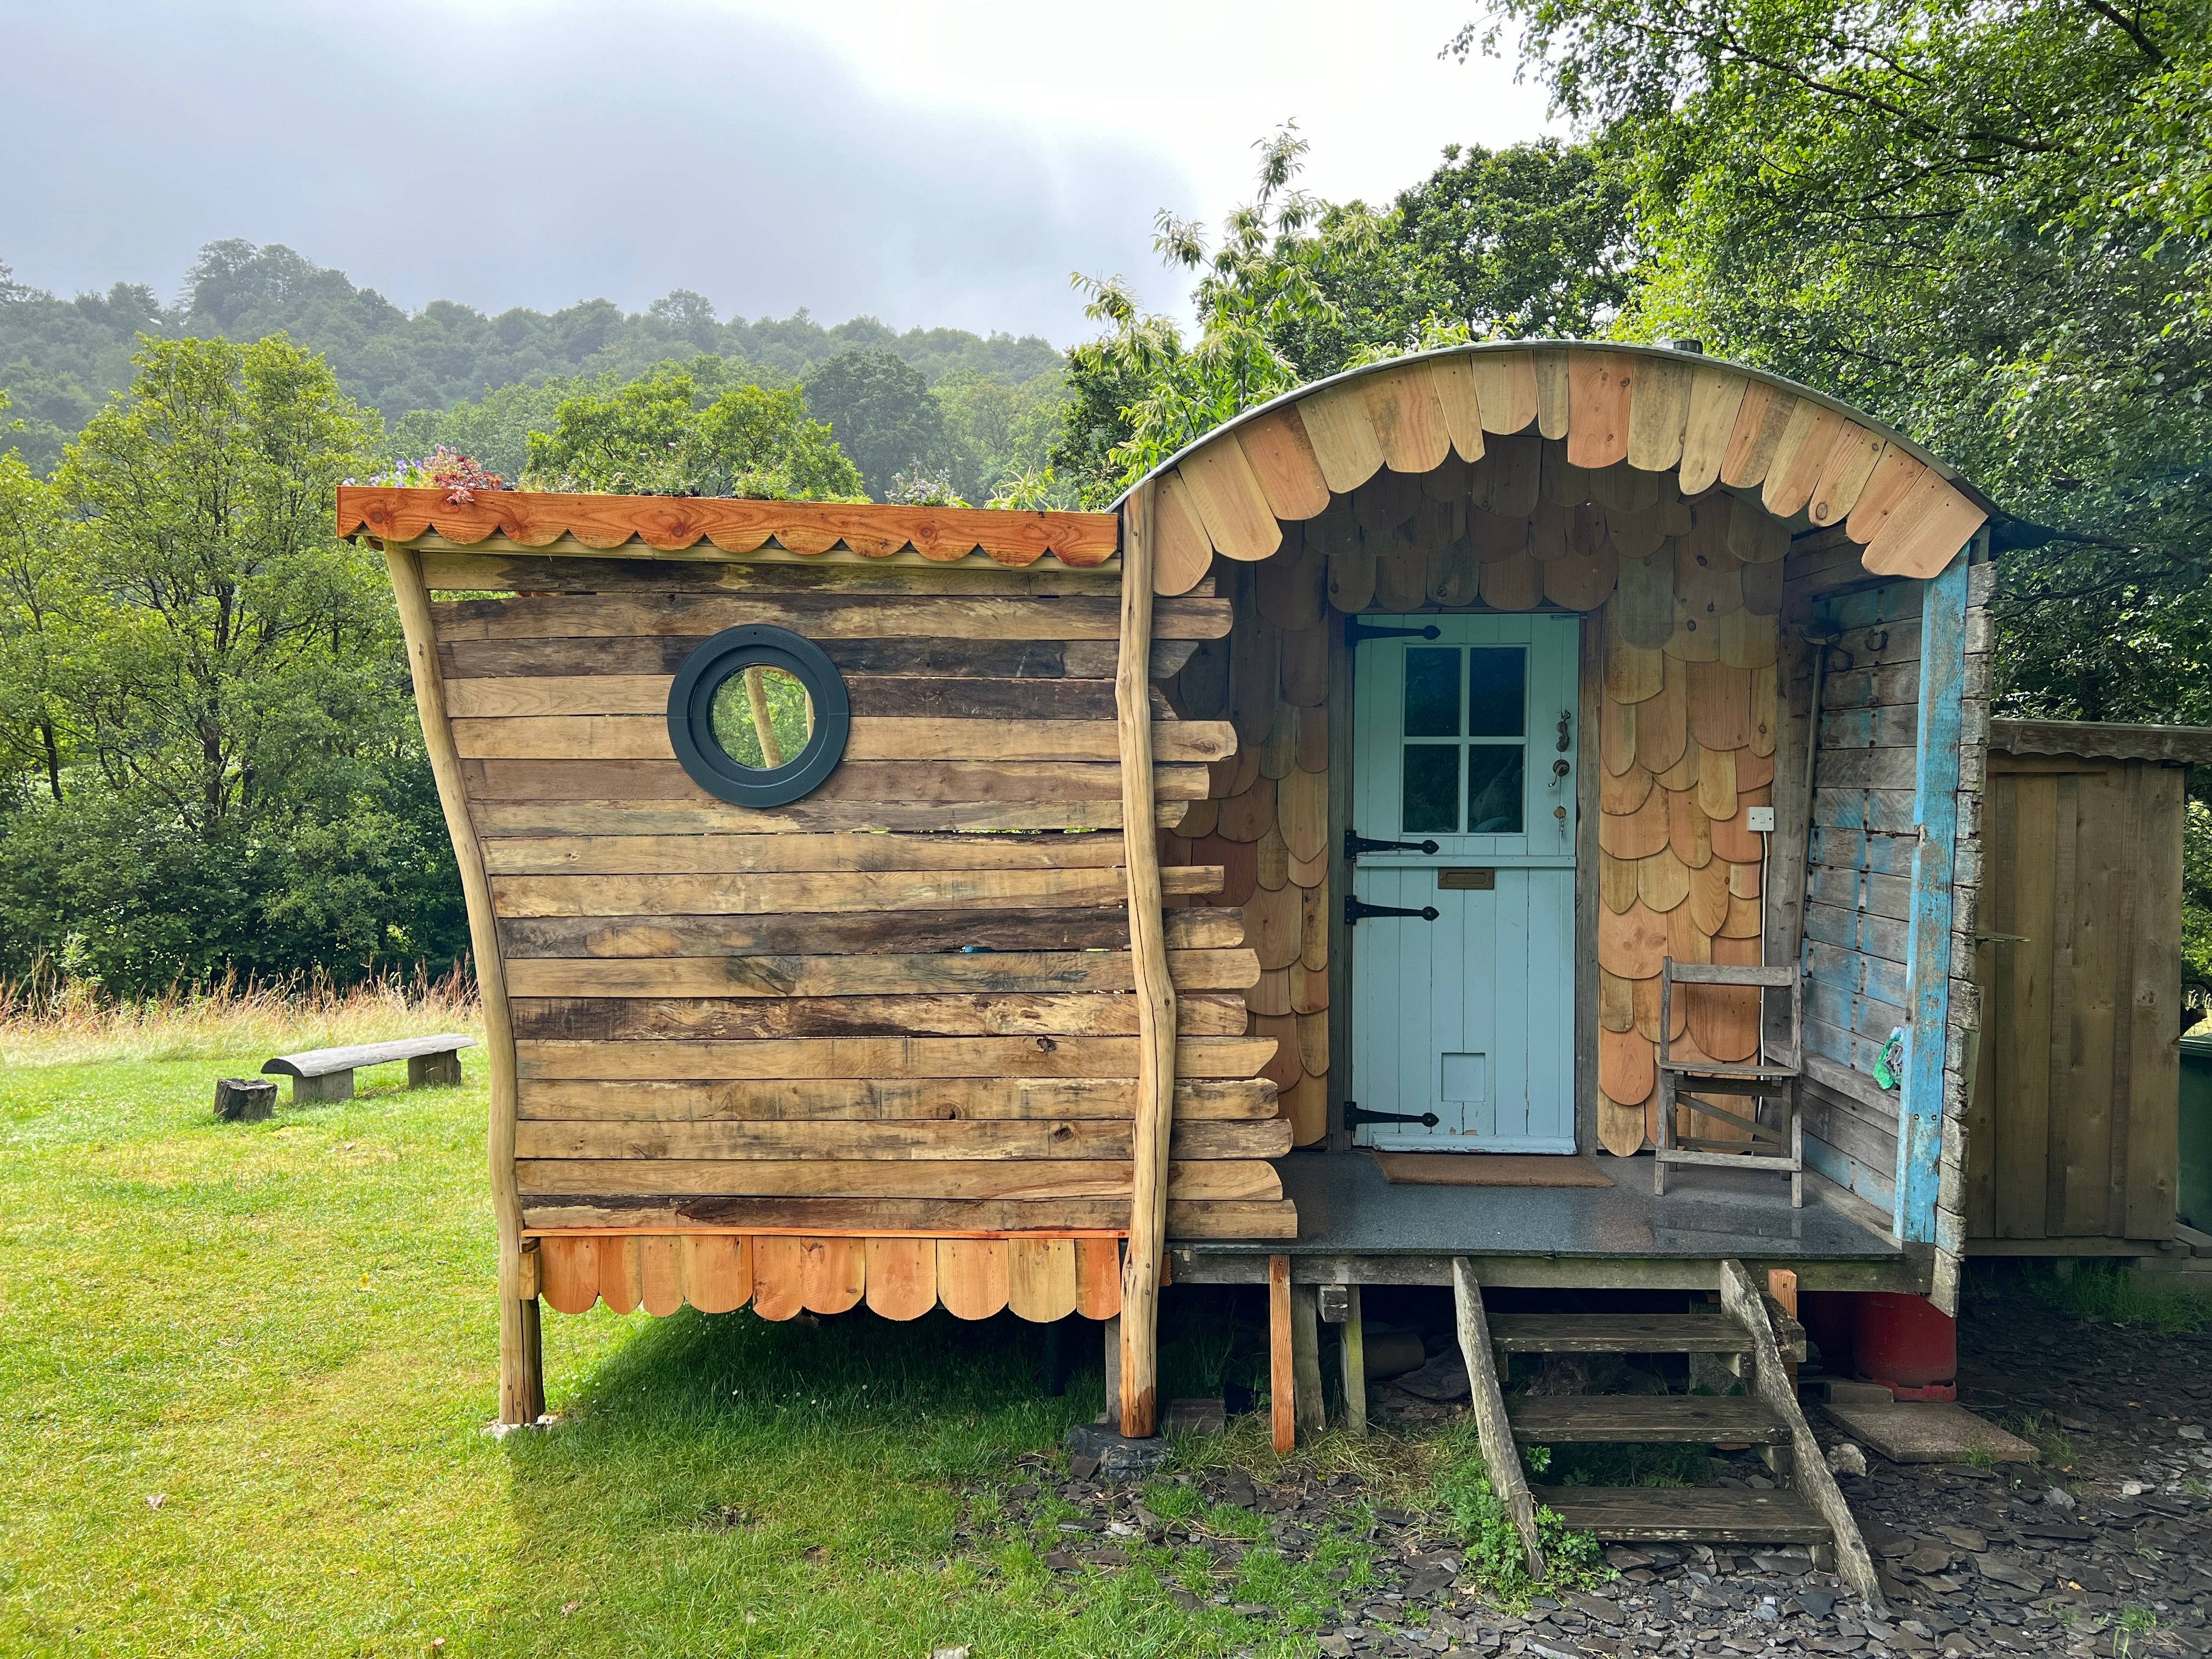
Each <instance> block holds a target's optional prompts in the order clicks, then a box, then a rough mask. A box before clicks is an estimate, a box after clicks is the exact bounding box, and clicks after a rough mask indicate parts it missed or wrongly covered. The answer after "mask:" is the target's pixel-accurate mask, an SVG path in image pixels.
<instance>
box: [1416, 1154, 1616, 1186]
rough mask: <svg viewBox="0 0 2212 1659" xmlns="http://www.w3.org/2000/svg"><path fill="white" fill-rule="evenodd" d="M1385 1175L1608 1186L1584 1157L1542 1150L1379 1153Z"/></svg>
mask: <svg viewBox="0 0 2212 1659" xmlns="http://www.w3.org/2000/svg"><path fill="white" fill-rule="evenodd" d="M1375 1163H1376V1167H1377V1168H1379V1169H1380V1170H1382V1171H1383V1180H1385V1181H1387V1182H1390V1183H1391V1184H1392V1185H1394V1186H1398V1187H1610V1186H1612V1185H1613V1177H1612V1176H1609V1175H1607V1173H1606V1172H1605V1171H1604V1170H1601V1169H1599V1168H1598V1167H1597V1165H1596V1164H1593V1163H1591V1162H1590V1161H1589V1159H1588V1158H1559V1157H1553V1156H1550V1155H1547V1154H1546V1153H1542V1152H1377V1153H1376V1154H1375Z"/></svg>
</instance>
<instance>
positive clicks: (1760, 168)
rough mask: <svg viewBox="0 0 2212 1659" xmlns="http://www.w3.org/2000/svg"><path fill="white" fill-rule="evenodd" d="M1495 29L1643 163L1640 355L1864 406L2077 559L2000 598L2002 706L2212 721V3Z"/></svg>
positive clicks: (1819, 10)
mask: <svg viewBox="0 0 2212 1659" xmlns="http://www.w3.org/2000/svg"><path fill="white" fill-rule="evenodd" d="M2208 24H2212V9H2208V8H2207V6H2206V5H2205V4H2204V3H2203V0H2181V3H2175V4H2150V5H2144V6H2140V7H2128V8H2118V9H2115V8H2112V7H2106V6H2101V5H2100V6H2087V7H2083V6H2069V5H2064V4H2061V3H2058V0H2017V3H2011V4H2007V5H2003V6H1999V7H1994V8H1991V7H1977V6H1969V5H1966V4H1964V3H1960V0H1913V3H1907V4H1901V5H1895V6H1887V7H1879V8H1869V7H1863V6H1844V5H1839V4H1836V3H1832V0H1831V3H1807V0H1748V3H1745V0H1690V3H1686V4H1677V3H1674V0H1665V3H1662V0H1498V3H1497V4H1496V5H1495V6H1494V8H1493V9H1492V25H1493V33H1494V31H1495V28H1496V27H1512V28H1513V29H1515V30H1516V31H1517V32H1519V33H1520V34H1521V38H1522V45H1523V49H1524V50H1525V51H1527V52H1531V53H1533V54H1534V56H1535V58H1536V65H1535V66H1536V68H1537V69H1538V71H1539V72H1540V73H1541V74H1542V75H1543V76H1545V77H1546V78H1547V80H1548V82H1549V84H1550V86H1551V88H1552V89H1553V94H1554V95H1555V98H1556V100H1557V102H1558V103H1559V106H1560V107H1561V109H1562V110H1563V111H1564V112H1567V113H1569V114H1571V115H1573V116H1575V117H1577V118H1580V119H1582V120H1583V121H1585V122H1588V123H1593V124H1595V125H1598V126H1599V127H1600V128H1601V130H1602V131H1604V133H1605V135H1606V141H1607V143H1608V144H1609V145H1611V146H1613V147H1614V148H1616V149H1619V150H1620V152H1621V153H1622V154H1624V155H1626V157H1627V158H1628V159H1627V162H1626V165H1627V166H1628V167H1629V170H1630V173H1631V176H1632V179H1633V181H1634V183H1635V185H1636V189H1637V203H1636V211H1637V215H1638V234H1639V235H1640V236H1641V237H1642V238H1643V239H1644V241H1645V242H1646V244H1647V245H1648V246H1649V248H1650V266H1649V269H1648V270H1647V272H1646V280H1645V283H1644V286H1643V287H1642V289H1641V290H1640V291H1639V292H1638V295H1637V296H1636V298H1635V300H1634V301H1633V303H1632V305H1631V307H1629V310H1628V313H1627V315H1626V317H1625V318H1624V319H1623V321H1622V323H1621V325H1620V326H1621V329H1622V331H1624V332H1625V333H1627V334H1630V335H1632V336H1638V337H1642V336H1649V335H1664V334H1688V335H1696V336H1699V337H1703V338H1704V339H1705V340H1706V341H1707V342H1708V343H1709V344H1710V345H1711V346H1712V347H1713V348H1714V349H1718V350H1721V351H1723V352H1725V353H1727V354H1728V355H1729V356H1735V357H1739V358H1741V359H1744V360H1746V361H1748V362H1754V363H1758V364H1760V365H1762V366H1764V367H1767V368H1774V369H1778V370H1779V371H1781V372H1783V373H1784V374H1791V375H1794V376H1796V377H1797V378H1799V379H1802V380H1807V381H1808V382H1810V383H1811V384H1813V385H1814V386H1819V387H1820V388H1821V389H1823V390H1825V391H1827V392H1832V393H1834V394H1836V395H1838V396H1839V397H1842V398H1845V399H1847V400H1849V401H1850V402H1852V403H1854V404H1858V405H1860V406H1862V407H1864V408H1866V409H1869V410H1872V411H1873V412H1874V413H1875V414H1877V415H1879V416H1883V417H1884V418H1886V419H1887V420H1889V421H1890V422H1893V423H1894V424H1896V425H1898V426H1899V427H1900V428H1903V429H1905V431H1907V432H1909V433H1911V435H1913V436H1915V437H1917V438H1919V439H1920V440H1922V441H1923V442H1925V443H1927V444H1928V445H1929V446H1930V447H1932V448H1933V449H1934V450H1935V451H1936V453H1939V454H1941V455H1942V456H1943V457H1944V458H1945V459H1947V460H1948V461H1950V462H1952V463H1954V464H1955V465H1958V466H1959V467H1960V469H1961V470H1962V471H1965V472H1966V474H1967V475H1968V476H1969V477H1972V478H1974V479H1975V480H1976V481H1977V482H1978V483H1981V484H1982V485H1983V486H1984V488H1986V489H1989V490H1990V492H1991V493H1992V494H1993V495H1996V498H1997V499H1998V500H1999V501H2001V502H2002V503H2003V505H2004V506H2005V507H2007V508H2008V510H2009V511H2010V512H2012V513H2015V514H2018V515H2020V516H2021V517H2023V518H2026V519H2028V520H2033V521H2036V522H2039V523H2040V524H2043V525H2045V526H2051V527H2052V528H2053V529H2054V530H2055V531H2056V532H2058V533H2057V535H2056V536H2053V537H2051V538H2049V539H2047V540H2046V539H2044V538H2040V537H2039V536H2037V535H2035V534H2032V533H2031V534H2023V535H2016V536H2015V538H2014V541H2015V547H2014V550H2013V551H2012V553H2011V556H2009V557H2008V558H2007V559H2006V560H2005V561H2004V562H2003V563H2002V566H2001V579H2002V592H2001V594H2000V597H1999V599H1998V615H1999V620H2000V625H2001V628H2002V641H2001V668H2002V691H2003V693H2004V695H2005V699H2006V702H2007V704H2008V707H2009V708H2010V709H2011V710H2013V711H2015V712H2020V713H2025V714H2034V715H2039V716H2043V717H2047V718H2057V719H2088V720H2190V721H2203V720H2208V719H2212V673H2208V672H2207V669H2208V666H2212V649H2209V648H2208V647H2212V582H2208V581H2207V574H2208V557H2212V556H2209V555H2208V552H2207V547H2208V536H2207V532H2208V531H2212V470H2208V468H2207V467H2206V465H2205V461H2204V458H2205V456H2206V455H2207V454H2208V453H2212V409H2208V408H2207V407H2206V404H2205V398H2206V392H2207V388H2208V384H2212V350H2208V346H2212V335H2208V327H2212V221H2208V218H2207V216H2206V214H2205V211H2204V206H2205V203H2206V199H2207V198H2206V197H2205V194H2204V185H2205V179H2206V176H2207V170H2206V166H2205V162H2204V160H2203V144H2202V114H2203V94H2204V90H2205V88H2206V86H2207V83H2208V82H2207V76H2208V54H2212V27H2208ZM1476 38H1477V31H1475V30H1471V31H1470V32H1469V33H1468V36H1467V37H1465V39H1464V40H1463V41H1462V45H1463V46H1472V45H1473V44H1474V40H1475V39H1476ZM2185 110H2193V111H2194V112H2195V118H2194V120H2193V122H2192V121H2191V119H2189V118H2185V116H2184V115H2183V114H2182V112H2183V111H2185ZM2192 125H2193V126H2194V129H2195V131H2194V135H2193V136H2192V134H2191V126H2192Z"/></svg>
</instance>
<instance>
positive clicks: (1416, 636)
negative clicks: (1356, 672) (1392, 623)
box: [1344, 617, 1444, 650]
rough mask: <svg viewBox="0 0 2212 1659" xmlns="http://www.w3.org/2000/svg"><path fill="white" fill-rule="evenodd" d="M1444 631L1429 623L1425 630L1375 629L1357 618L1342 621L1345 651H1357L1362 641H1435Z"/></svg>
mask: <svg viewBox="0 0 2212 1659" xmlns="http://www.w3.org/2000/svg"><path fill="white" fill-rule="evenodd" d="M1443 632H1444V630H1443V629H1441V628H1439V627H1437V625H1436V624H1435V623H1429V624H1428V626H1426V627H1425V628H1377V627H1376V626H1375V624H1374V623H1364V622H1362V621H1360V620H1359V618H1358V617H1346V618H1345V619H1344V644H1345V648H1346V650H1357V649H1358V647H1359V642H1360V641H1362V640H1408V639H1411V640H1437V639H1442V638H1443Z"/></svg>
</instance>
